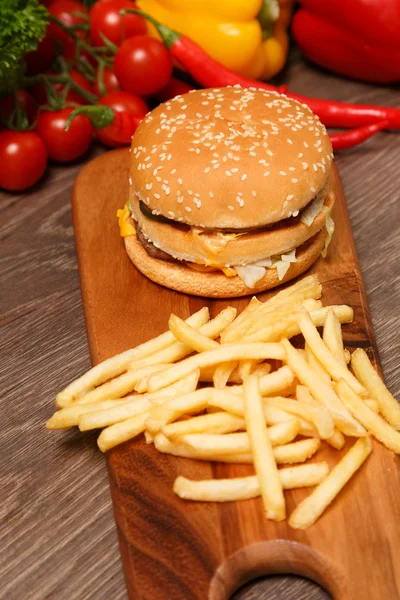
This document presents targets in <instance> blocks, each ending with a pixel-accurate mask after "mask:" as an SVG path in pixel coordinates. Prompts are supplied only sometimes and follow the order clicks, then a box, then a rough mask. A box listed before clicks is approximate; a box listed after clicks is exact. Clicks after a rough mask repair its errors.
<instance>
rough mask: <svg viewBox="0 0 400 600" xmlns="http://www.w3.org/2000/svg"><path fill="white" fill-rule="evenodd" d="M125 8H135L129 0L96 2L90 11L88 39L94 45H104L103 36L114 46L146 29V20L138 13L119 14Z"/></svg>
mask: <svg viewBox="0 0 400 600" xmlns="http://www.w3.org/2000/svg"><path fill="white" fill-rule="evenodd" d="M126 8H136V6H135V4H134V3H133V2H131V1H130V0H107V1H106V2H104V1H103V2H96V4H94V6H93V7H92V9H91V11H90V40H91V42H92V43H93V45H94V46H104V45H105V42H104V36H105V37H106V38H107V39H108V40H109V41H110V42H112V43H113V44H115V45H116V46H120V45H121V44H122V42H123V41H124V40H126V39H127V38H129V37H131V36H133V35H140V34H144V33H146V31H147V26H146V21H145V20H144V19H142V18H141V17H139V16H138V15H132V14H126V15H121V14H120V11H121V10H123V9H126Z"/></svg>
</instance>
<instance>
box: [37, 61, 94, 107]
mask: <svg viewBox="0 0 400 600" xmlns="http://www.w3.org/2000/svg"><path fill="white" fill-rule="evenodd" d="M45 75H58V73H52V72H51V71H48V72H47V73H45ZM69 75H70V77H71V79H72V80H73V81H74V82H75V83H77V84H78V85H79V86H80V87H81V88H83V89H84V90H86V91H87V92H91V91H92V86H91V84H90V82H89V81H88V80H87V79H86V77H84V76H83V75H82V73H79V71H75V70H74V69H72V71H70V72H69ZM64 85H65V84H64V83H52V84H51V86H52V88H53V89H54V90H55V91H56V93H57V95H58V96H60V95H61V93H62V91H63V89H64ZM31 91H32V96H33V97H34V98H35V100H36V102H37V104H39V106H43V105H45V104H48V98H47V92H46V86H45V85H44V83H38V84H37V85H35V86H33V87H32V89H31ZM66 102H72V103H74V104H88V102H87V101H86V100H85V98H83V96H81V95H80V94H79V93H78V92H76V91H75V90H71V89H70V90H69V91H68V93H67V96H66Z"/></svg>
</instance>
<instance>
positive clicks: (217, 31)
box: [136, 0, 294, 79]
mask: <svg viewBox="0 0 400 600" xmlns="http://www.w3.org/2000/svg"><path fill="white" fill-rule="evenodd" d="M293 1H294V0H137V2H136V4H138V6H139V7H140V9H141V10H143V11H144V12H146V13H148V14H149V15H151V16H152V17H154V18H155V19H157V20H158V21H160V22H161V23H164V24H165V25H167V26H168V27H171V29H174V30H175V31H178V32H179V33H182V34H184V35H186V36H188V37H189V38H191V39H192V40H193V41H194V42H197V43H198V44H199V45H200V46H201V47H202V48H203V50H205V51H206V52H207V53H208V54H209V55H210V56H211V57H212V58H214V59H216V60H218V61H219V62H221V63H222V64H223V65H225V66H226V67H228V68H229V69H231V70H232V71H235V72H237V73H240V74H241V75H245V76H246V77H251V78H253V79H269V78H271V77H273V76H274V75H276V74H277V73H278V72H279V71H280V70H281V69H282V67H283V66H284V64H285V61H286V57H287V51H288V45H289V43H288V36H287V33H286V29H287V26H288V24H289V20H290V15H291V10H292V6H293ZM149 31H150V32H151V34H152V35H156V36H157V34H156V32H155V30H154V28H153V27H152V26H149Z"/></svg>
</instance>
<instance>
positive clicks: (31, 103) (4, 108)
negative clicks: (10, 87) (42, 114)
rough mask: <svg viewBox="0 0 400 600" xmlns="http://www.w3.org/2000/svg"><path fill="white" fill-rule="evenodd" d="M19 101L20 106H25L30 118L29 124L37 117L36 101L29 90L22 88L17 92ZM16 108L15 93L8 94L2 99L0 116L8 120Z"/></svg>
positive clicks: (0, 101)
mask: <svg viewBox="0 0 400 600" xmlns="http://www.w3.org/2000/svg"><path fill="white" fill-rule="evenodd" d="M16 97H17V103H18V106H19V107H20V108H23V109H24V111H25V113H26V116H27V118H28V122H29V124H32V123H33V122H34V120H35V119H36V114H37V106H36V102H35V100H34V99H33V97H32V96H31V94H30V93H29V92H27V91H26V90H24V89H20V90H18V91H17V92H16ZM14 108H15V98H14V95H13V94H8V96H5V97H4V98H3V99H2V100H0V117H1V118H2V119H3V120H4V121H6V120H7V119H8V118H9V117H10V115H11V113H12V112H13V110H14Z"/></svg>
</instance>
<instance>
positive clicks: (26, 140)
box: [0, 130, 47, 192]
mask: <svg viewBox="0 0 400 600" xmlns="http://www.w3.org/2000/svg"><path fill="white" fill-rule="evenodd" d="M46 165H47V152H46V146H45V144H44V143H43V141H42V139H41V138H40V137H39V136H38V134H37V133H35V132H34V131H9V130H4V131H0V187H2V188H4V189H5V190H8V191H10V192H20V191H22V190H26V189H27V188H29V187H31V186H32V185H34V184H35V183H36V182H37V181H39V179H40V178H41V176H42V175H43V173H44V171H45V169H46Z"/></svg>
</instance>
